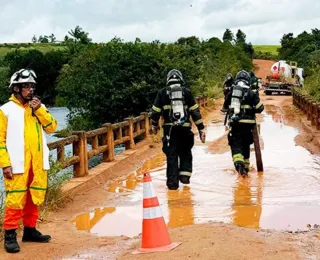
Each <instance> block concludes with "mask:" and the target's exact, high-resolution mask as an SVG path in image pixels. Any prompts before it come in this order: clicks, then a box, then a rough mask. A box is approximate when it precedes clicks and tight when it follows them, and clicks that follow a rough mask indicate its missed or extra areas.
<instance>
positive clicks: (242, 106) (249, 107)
mask: <svg viewBox="0 0 320 260" xmlns="http://www.w3.org/2000/svg"><path fill="white" fill-rule="evenodd" d="M241 108H246V109H251V108H252V107H251V106H250V105H241Z"/></svg>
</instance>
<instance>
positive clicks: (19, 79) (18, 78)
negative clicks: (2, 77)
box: [9, 69, 37, 88]
mask: <svg viewBox="0 0 320 260" xmlns="http://www.w3.org/2000/svg"><path fill="white" fill-rule="evenodd" d="M36 79H37V75H36V73H35V72H34V71H33V70H28V69H21V70H19V71H16V72H15V73H13V75H12V76H11V78H10V85H9V88H12V87H13V86H14V85H16V84H23V83H31V84H36V83H37V82H36Z"/></svg>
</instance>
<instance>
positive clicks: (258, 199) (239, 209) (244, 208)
mask: <svg viewBox="0 0 320 260" xmlns="http://www.w3.org/2000/svg"><path fill="white" fill-rule="evenodd" d="M262 188H263V174H262V173H258V174H257V178H255V179H253V178H241V177H240V178H238V181H237V184H236V185H235V187H234V191H233V196H234V200H233V204H232V210H233V215H232V222H233V224H235V225H237V226H240V227H250V228H259V227H260V217H261V212H262Z"/></svg>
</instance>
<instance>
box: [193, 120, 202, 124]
mask: <svg viewBox="0 0 320 260" xmlns="http://www.w3.org/2000/svg"><path fill="white" fill-rule="evenodd" d="M194 123H195V124H196V125H199V124H201V123H203V120H202V119H199V120H197V121H196V122H194Z"/></svg>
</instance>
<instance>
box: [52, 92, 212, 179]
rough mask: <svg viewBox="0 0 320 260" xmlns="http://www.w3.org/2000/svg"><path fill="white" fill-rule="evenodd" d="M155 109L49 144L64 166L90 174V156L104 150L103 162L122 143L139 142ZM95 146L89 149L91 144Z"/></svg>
mask: <svg viewBox="0 0 320 260" xmlns="http://www.w3.org/2000/svg"><path fill="white" fill-rule="evenodd" d="M196 102H197V103H198V105H199V106H200V107H206V106H208V99H207V97H206V96H200V97H196ZM150 115H151V113H148V112H143V113H141V115H140V116H138V117H133V118H126V119H125V121H123V122H120V123H115V124H110V123H106V124H103V125H102V127H101V128H98V129H95V130H92V131H88V132H85V131H78V132H73V133H72V135H71V136H69V137H67V138H63V139H61V140H58V141H55V142H51V143H49V144H48V147H49V149H50V151H55V152H56V155H57V161H58V162H59V163H60V165H61V167H62V169H65V168H67V167H69V166H72V165H73V166H74V169H73V171H74V173H73V177H83V176H86V175H88V172H89V164H88V160H89V159H90V158H92V157H93V156H96V155H99V154H102V155H103V162H111V161H113V160H114V157H115V154H114V148H115V146H117V145H119V144H125V146H126V149H132V148H134V146H135V138H136V137H141V138H142V139H145V138H146V137H147V136H148V135H149V129H150ZM88 143H90V144H91V146H92V149H91V150H88V149H87V147H88V146H87V144H88ZM67 145H72V156H70V157H66V155H65V150H66V146H67Z"/></svg>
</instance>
